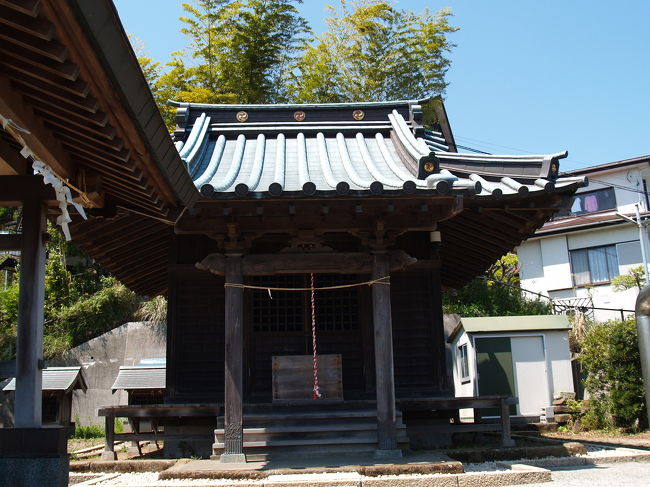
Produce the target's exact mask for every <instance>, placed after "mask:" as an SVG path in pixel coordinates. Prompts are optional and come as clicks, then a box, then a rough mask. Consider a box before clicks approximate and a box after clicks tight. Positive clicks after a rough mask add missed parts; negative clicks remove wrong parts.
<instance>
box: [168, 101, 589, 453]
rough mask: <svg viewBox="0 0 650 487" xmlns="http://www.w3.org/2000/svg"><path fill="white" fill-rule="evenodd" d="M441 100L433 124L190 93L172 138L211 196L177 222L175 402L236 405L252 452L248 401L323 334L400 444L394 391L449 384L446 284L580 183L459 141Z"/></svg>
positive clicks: (548, 166)
mask: <svg viewBox="0 0 650 487" xmlns="http://www.w3.org/2000/svg"><path fill="white" fill-rule="evenodd" d="M431 103H432V104H433V107H434V110H435V118H436V120H437V125H436V126H433V127H430V128H425V127H424V126H423V124H422V117H423V110H422V102H417V101H405V102H382V103H355V104H331V105H263V106H262V105H242V106H237V105H221V106H220V105H193V104H179V106H178V111H177V123H178V130H177V131H176V132H175V134H174V136H175V139H176V147H177V149H178V150H179V153H180V155H181V157H182V158H183V161H184V163H185V166H186V170H187V171H188V173H189V174H190V175H191V177H192V178H193V180H194V184H195V185H196V187H197V189H199V190H200V192H201V199H200V200H199V201H198V202H197V203H196V204H195V205H194V207H193V208H191V209H190V208H187V209H185V210H184V211H183V212H182V213H181V214H180V215H179V217H178V218H177V220H176V221H175V223H174V237H173V243H172V251H171V261H170V266H169V322H168V334H169V335H168V344H169V345H168V356H167V360H168V362H167V363H168V375H167V400H168V401H170V402H205V401H214V400H217V401H222V400H223V401H225V402H224V404H225V418H224V424H225V426H224V431H225V433H224V435H225V439H224V442H223V447H224V451H225V454H226V455H229V454H232V455H239V454H241V453H242V449H241V448H242V442H243V439H244V433H243V426H242V425H243V423H245V420H243V419H242V411H243V408H244V404H254V403H271V402H272V401H273V399H274V397H273V396H274V395H275V396H276V391H274V390H273V387H272V386H273V385H274V384H277V383H278V382H281V381H279V380H278V377H282V373H283V369H282V367H280V366H279V365H278V364H279V362H278V360H279V357H283V356H296V357H300V356H303V357H305V356H310V355H312V354H313V353H314V348H315V346H316V344H317V350H318V353H319V354H321V353H322V354H338V355H340V357H341V359H340V368H341V371H342V384H341V394H340V395H339V396H337V397H338V398H339V399H341V400H344V401H353V400H371V401H376V411H377V424H378V430H377V431H378V433H377V434H378V449H379V450H388V451H394V450H396V449H397V444H398V442H397V428H396V424H397V423H396V422H397V419H396V418H397V417H398V410H397V408H396V401H399V400H400V399H403V400H412V399H417V398H427V397H440V396H447V395H449V394H450V383H449V379H448V377H449V373H450V371H448V370H447V369H446V365H445V360H446V359H445V344H444V342H445V340H444V337H443V324H442V307H441V287H442V286H447V287H457V286H460V285H462V284H464V283H465V282H467V281H468V280H469V279H471V278H472V277H474V276H475V275H477V274H479V273H481V272H482V271H483V270H484V269H485V268H486V267H487V266H489V265H490V264H491V263H492V262H493V261H494V260H496V259H497V258H498V257H499V256H501V255H502V254H503V253H504V252H506V251H508V250H510V249H512V247H513V246H514V245H516V244H517V243H519V242H520V240H521V239H522V238H525V236H526V235H527V234H529V232H531V231H533V230H534V229H535V228H537V227H538V226H539V225H541V224H542V222H543V221H544V220H545V219H546V218H547V217H548V216H549V215H550V214H552V213H553V212H554V211H555V210H556V209H557V208H558V207H560V206H562V203H563V201H565V197H566V195H568V194H571V193H572V192H573V191H574V190H575V189H576V188H577V187H579V186H580V185H581V184H583V179H581V178H578V179H576V178H568V179H567V178H558V168H559V163H558V160H559V159H560V158H562V157H564V156H565V155H566V154H565V153H561V154H554V155H542V156H494V155H483V154H460V153H458V152H456V146H455V143H454V139H453V135H452V132H451V129H450V127H449V124H448V122H447V117H446V114H445V110H444V106H443V105H442V103H441V102H440V101H439V100H436V101H432V102H431ZM197 269H198V270H197ZM201 271H202V272H201ZM312 274H313V275H314V276H315V284H314V287H315V288H316V289H317V290H316V292H315V294H314V298H313V300H314V301H313V303H312V301H311V300H310V293H309V292H307V291H309V290H310V287H311V285H312V284H311V282H310V275H312ZM355 284H358V285H355ZM285 289H288V290H285ZM291 289H293V290H294V291H291ZM312 312H315V316H316V319H315V323H314V322H312ZM313 327H315V329H313ZM313 331H315V335H316V338H315V340H314V336H313V333H312V332H313ZM305 363H308V364H311V359H310V360H308V361H307V362H305ZM205 370H210V371H213V372H214V374H210V375H207V376H206V374H205V373H204V372H205ZM310 370H311V366H309V367H308V368H307V371H310ZM223 373H225V381H223V380H222V374H223ZM286 380H288V381H290V380H291V378H290V377H289V378H287V379H286ZM275 399H277V397H275ZM302 399H304V400H310V399H311V397H310V394H305V396H304V397H303V398H302ZM312 405H313V407H316V408H317V407H318V401H312ZM217 443H219V442H218V441H217Z"/></svg>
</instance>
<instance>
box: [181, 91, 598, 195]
mask: <svg viewBox="0 0 650 487" xmlns="http://www.w3.org/2000/svg"><path fill="white" fill-rule="evenodd" d="M178 106H179V108H178V114H177V121H178V124H179V130H177V132H176V133H175V138H176V140H177V142H176V147H177V149H178V150H179V153H180V155H181V158H182V159H183V161H184V162H185V164H186V167H187V170H188V172H189V174H190V176H191V177H192V179H193V181H194V184H195V185H196V187H197V188H198V189H199V190H200V191H201V193H202V194H203V195H204V196H205V197H214V198H229V197H230V198H260V197H269V196H272V197H285V196H289V197H290V196H314V195H317V196H337V195H339V196H343V195H348V194H349V195H353V196H366V195H378V194H382V193H388V194H391V193H393V194H394V193H407V194H415V193H421V194H434V195H435V194H465V195H468V196H476V197H480V198H483V197H485V198H494V197H504V196H506V197H507V196H509V195H513V196H516V195H519V196H525V195H531V194H534V193H542V192H555V191H561V192H565V191H567V190H569V189H575V188H577V187H578V186H581V185H583V184H584V183H585V179H584V178H580V177H578V178H576V177H568V178H557V172H558V168H559V164H558V160H559V159H561V158H563V157H566V152H563V153H557V154H550V155H539V156H536V155H532V156H499V155H486V154H461V153H457V152H452V151H451V150H450V147H452V146H453V145H452V144H453V143H452V141H451V140H447V138H445V136H444V135H443V131H442V130H439V131H436V130H428V129H426V130H425V129H424V127H423V125H422V109H421V106H420V104H419V102H417V101H404V102H390V103H387V102H384V103H358V104H323V105H203V104H184V103H181V104H178Z"/></svg>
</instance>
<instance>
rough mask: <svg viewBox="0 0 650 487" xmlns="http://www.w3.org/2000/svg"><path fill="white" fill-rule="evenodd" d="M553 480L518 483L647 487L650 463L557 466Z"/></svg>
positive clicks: (552, 486) (538, 486)
mask: <svg viewBox="0 0 650 487" xmlns="http://www.w3.org/2000/svg"><path fill="white" fill-rule="evenodd" d="M549 470H551V477H552V479H553V481H552V482H546V483H542V484H518V486H520V487H521V486H524V485H525V486H526V487H601V486H603V487H647V486H649V485H650V463H645V462H626V463H609V464H601V465H583V466H578V467H555V468H549Z"/></svg>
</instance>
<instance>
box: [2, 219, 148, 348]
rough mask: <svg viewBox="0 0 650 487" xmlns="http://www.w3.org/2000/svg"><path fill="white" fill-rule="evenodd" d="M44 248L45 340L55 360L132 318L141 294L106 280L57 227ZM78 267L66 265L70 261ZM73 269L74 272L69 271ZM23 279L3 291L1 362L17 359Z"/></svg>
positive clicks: (51, 229) (51, 232) (112, 280)
mask: <svg viewBox="0 0 650 487" xmlns="http://www.w3.org/2000/svg"><path fill="white" fill-rule="evenodd" d="M48 234H49V241H48V243H47V246H46V250H47V260H46V264H45V306H44V315H45V316H44V318H45V323H44V330H43V342H44V353H45V357H46V358H48V357H51V356H53V355H56V354H60V353H62V352H64V351H66V350H68V349H69V348H70V347H72V346H76V345H78V344H80V343H82V342H83V341H86V340H88V339H89V338H93V337H95V336H97V335H100V334H101V333H104V332H105V331H108V330H110V329H112V328H114V327H115V326H118V325H120V324H122V323H124V322H125V321H128V320H129V319H131V317H132V316H133V314H134V312H135V311H136V309H137V308H138V304H139V300H138V298H137V296H136V295H135V294H134V293H133V292H131V291H129V290H128V289H126V288H125V287H124V286H122V285H121V284H119V283H117V282H116V281H115V279H113V278H111V277H108V276H106V275H105V273H104V272H103V271H102V270H101V269H100V268H99V267H98V266H96V265H95V264H93V265H87V264H86V262H87V259H85V256H84V255H83V254H82V252H80V251H79V250H78V249H77V248H76V247H75V246H74V244H72V243H70V242H66V241H65V240H64V239H63V236H62V235H61V234H60V233H59V231H58V230H57V229H56V228H54V227H53V226H51V225H50V226H49V228H48ZM70 257H72V258H76V260H78V261H79V264H77V265H76V266H72V267H70V266H66V260H67V258H70ZM71 270H72V272H71ZM18 290H19V279H18V278H17V277H16V278H15V279H14V280H13V283H12V284H11V285H10V286H8V288H7V289H2V290H0V360H10V359H12V358H14V357H15V351H16V350H15V346H16V326H17V323H18Z"/></svg>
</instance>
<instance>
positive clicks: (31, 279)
mask: <svg viewBox="0 0 650 487" xmlns="http://www.w3.org/2000/svg"><path fill="white" fill-rule="evenodd" d="M45 216H46V208H45V205H44V204H43V202H42V201H38V200H27V201H25V202H24V204H23V246H22V249H21V255H20V260H21V264H20V287H19V291H18V328H17V337H16V399H15V406H14V425H15V427H17V428H40V426H41V416H42V415H41V410H42V380H43V377H42V371H41V367H42V366H41V364H42V361H43V303H44V302H45V241H44V238H43V236H44V235H45V233H46V231H47V226H46V220H45Z"/></svg>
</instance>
